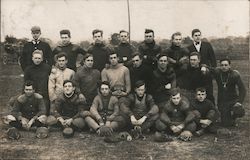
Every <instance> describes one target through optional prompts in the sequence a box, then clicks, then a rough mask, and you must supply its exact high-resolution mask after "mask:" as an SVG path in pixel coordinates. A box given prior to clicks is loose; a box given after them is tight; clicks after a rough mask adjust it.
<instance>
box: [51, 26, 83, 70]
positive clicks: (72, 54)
mask: <svg viewBox="0 0 250 160" xmlns="http://www.w3.org/2000/svg"><path fill="white" fill-rule="evenodd" d="M60 38H61V42H60V43H59V45H58V46H57V47H56V48H55V49H54V50H53V57H54V58H55V55H56V54H58V53H60V52H65V53H66V55H67V58H68V62H67V67H68V68H69V69H72V70H74V71H75V72H76V60H77V56H78V54H82V55H84V54H85V51H84V50H83V49H82V48H80V46H78V45H75V44H72V43H71V42H70V39H71V33H70V31H69V30H67V29H65V30H61V31H60ZM55 61H56V59H55Z"/></svg>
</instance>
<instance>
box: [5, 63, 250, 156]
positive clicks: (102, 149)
mask: <svg viewBox="0 0 250 160" xmlns="http://www.w3.org/2000/svg"><path fill="white" fill-rule="evenodd" d="M232 66H233V67H234V68H236V69H237V70H239V71H240V72H241V73H242V78H243V81H244V83H245V85H246V87H247V88H248V90H249V64H248V61H247V60H241V61H238V60H237V61H233V63H232ZM21 73H22V72H21V70H20V67H19V66H16V65H9V66H5V65H2V64H0V88H1V92H0V115H3V114H4V113H6V112H7V111H8V109H7V107H6V102H7V100H8V99H9V97H10V96H13V95H16V94H17V93H20V92H21V85H22V77H20V76H19V75H20V74H21ZM244 106H245V109H246V116H245V117H243V118H242V119H240V120H239V126H238V127H237V128H234V129H232V133H233V135H232V136H230V137H218V136H216V135H205V136H202V137H200V138H194V139H193V141H191V142H182V141H178V140H175V141H173V142H167V143H156V142H153V141H152V135H147V139H146V140H145V141H140V140H135V141H132V142H119V143H117V144H107V143H105V142H103V139H102V138H101V137H98V136H96V135H95V134H89V133H86V132H83V133H76V134H75V136H74V138H71V139H64V138H63V137H62V135H61V133H60V132H52V133H51V134H50V136H49V138H47V139H36V138H35V133H32V132H25V131H22V132H21V134H22V137H21V139H19V140H17V141H14V140H8V139H6V138H5V136H4V135H5V131H4V129H3V125H2V123H1V122H0V128H1V129H0V159H83V160H89V159H90V160H92V159H94V160H95V159H98V160H99V159H115V160H116V159H120V160H123V159H124V160H126V159H129V160H130V159H131V160H133V159H136V160H144V159H145V160H148V159H149V160H155V159H159V160H163V159H164V160H165V159H181V160H182V159H183V160H184V159H185V160H187V159H193V160H217V159H221V160H236V159H237V160H244V159H246V160H247V159H249V157H250V153H249V151H250V139H249V135H250V133H249V114H250V107H249V91H248V94H247V97H246V100H245V103H244ZM216 139H217V140H216Z"/></svg>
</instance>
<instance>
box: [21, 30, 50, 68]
mask: <svg viewBox="0 0 250 160" xmlns="http://www.w3.org/2000/svg"><path fill="white" fill-rule="evenodd" d="M31 34H32V37H33V40H32V41H30V42H27V43H26V44H25V45H24V47H23V52H22V54H21V57H20V64H21V67H22V70H23V71H24V70H25V69H26V67H27V66H29V65H32V64H33V61H32V53H33V52H34V51H35V50H42V52H43V62H45V63H47V64H49V65H50V66H51V65H52V60H53V59H52V51H51V48H50V46H49V44H48V43H46V42H43V41H41V40H40V39H39V37H40V35H41V29H40V27H39V26H33V27H32V28H31Z"/></svg>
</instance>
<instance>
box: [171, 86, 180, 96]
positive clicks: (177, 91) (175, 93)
mask: <svg viewBox="0 0 250 160" xmlns="http://www.w3.org/2000/svg"><path fill="white" fill-rule="evenodd" d="M177 94H181V90H180V88H173V89H171V96H175V95H177Z"/></svg>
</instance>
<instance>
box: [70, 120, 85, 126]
mask: <svg viewBox="0 0 250 160" xmlns="http://www.w3.org/2000/svg"><path fill="white" fill-rule="evenodd" d="M72 124H73V125H74V126H75V127H77V128H84V127H85V121H84V119H83V118H76V119H74V120H73V122H72Z"/></svg>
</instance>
